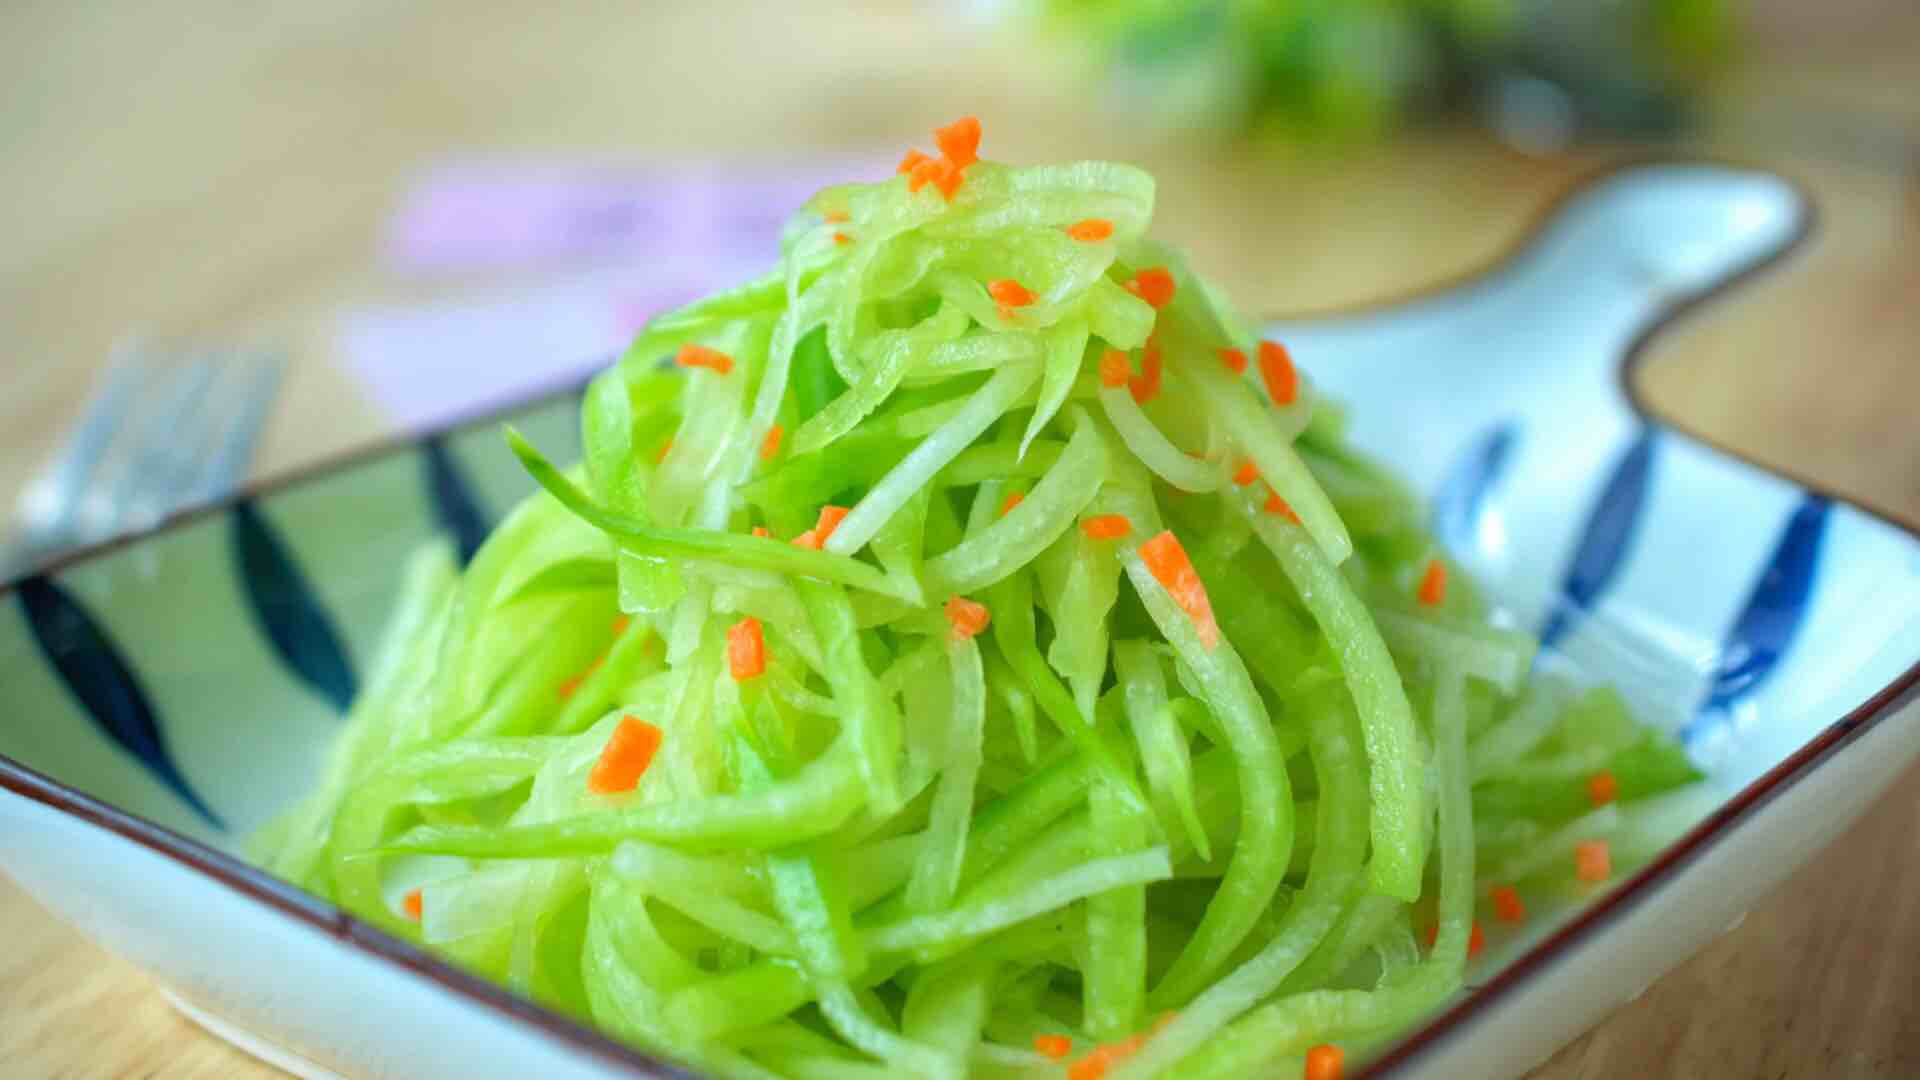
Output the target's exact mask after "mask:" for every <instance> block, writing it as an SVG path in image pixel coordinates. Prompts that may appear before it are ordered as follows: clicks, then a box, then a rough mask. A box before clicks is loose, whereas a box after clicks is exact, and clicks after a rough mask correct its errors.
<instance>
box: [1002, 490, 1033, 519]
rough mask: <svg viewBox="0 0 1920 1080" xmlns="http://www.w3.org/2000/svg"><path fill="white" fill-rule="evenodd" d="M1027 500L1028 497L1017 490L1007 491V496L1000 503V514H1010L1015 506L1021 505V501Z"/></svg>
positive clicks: (1003, 515) (1004, 515)
mask: <svg viewBox="0 0 1920 1080" xmlns="http://www.w3.org/2000/svg"><path fill="white" fill-rule="evenodd" d="M1026 501H1027V497H1026V496H1025V495H1022V494H1021V493H1019V492H1017V491H1009V492H1007V497H1006V498H1005V499H1003V500H1002V501H1001V503H1000V516H1001V517H1006V516H1007V515H1008V514H1010V513H1012V512H1013V508H1014V507H1016V506H1019V505H1020V504H1021V503H1023V502H1026Z"/></svg>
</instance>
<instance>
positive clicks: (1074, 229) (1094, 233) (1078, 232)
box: [1067, 217, 1113, 243]
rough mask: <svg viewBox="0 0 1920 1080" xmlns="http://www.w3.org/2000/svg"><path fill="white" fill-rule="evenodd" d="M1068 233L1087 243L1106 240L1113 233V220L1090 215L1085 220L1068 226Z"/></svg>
mask: <svg viewBox="0 0 1920 1080" xmlns="http://www.w3.org/2000/svg"><path fill="white" fill-rule="evenodd" d="M1067 235H1068V236H1070V237H1072V238H1073V239H1075V240H1081V241H1085V242H1087V243H1092V242H1093V241H1095V240H1105V239H1106V238H1107V237H1109V236H1112V235H1113V222H1111V221H1108V220H1107V219H1106V218H1097V217H1090V218H1087V219H1086V220H1085V221H1076V222H1074V223H1073V224H1071V225H1069V226H1067Z"/></svg>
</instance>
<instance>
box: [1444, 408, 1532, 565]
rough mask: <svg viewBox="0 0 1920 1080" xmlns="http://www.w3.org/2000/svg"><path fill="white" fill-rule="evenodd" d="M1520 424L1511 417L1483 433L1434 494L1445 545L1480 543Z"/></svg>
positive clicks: (1457, 546) (1470, 546)
mask: <svg viewBox="0 0 1920 1080" xmlns="http://www.w3.org/2000/svg"><path fill="white" fill-rule="evenodd" d="M1519 438H1520V425H1519V424H1518V423H1516V422H1514V421H1511V420H1508V421H1505V422H1503V423H1501V424H1498V425H1496V426H1494V427H1492V428H1489V429H1487V430H1486V431H1484V432H1482V433H1481V434H1480V435H1479V436H1477V437H1475V438H1474V440H1473V442H1471V443H1469V444H1468V446H1467V449H1466V451H1465V452H1464V453H1462V454H1461V455H1460V456H1459V457H1458V458H1456V459H1455V460H1454V463H1453V465H1452V467H1451V468H1449V469H1448V470H1447V473H1446V476H1445V478H1444V479H1442V480H1441V481H1440V488H1439V490H1438V491H1436V492H1435V493H1434V496H1433V513H1432V521H1433V532H1434V535H1435V536H1436V537H1437V538H1438V539H1439V541H1440V543H1441V545H1442V546H1444V547H1446V548H1449V549H1451V550H1453V551H1470V550H1472V549H1474V548H1475V547H1476V546H1477V541H1478V536H1479V529H1480V518H1481V515H1482V514H1484V513H1485V512H1486V509H1487V497H1488V495H1489V494H1490V493H1491V492H1492V491H1493V489H1494V487H1495V486H1497V485H1498V484H1499V483H1500V477H1501V476H1502V475H1503V474H1504V473H1505V472H1506V469H1507V462H1508V460H1509V459H1510V458H1511V456H1512V454H1513V447H1514V443H1515V442H1517V441H1518V440H1519Z"/></svg>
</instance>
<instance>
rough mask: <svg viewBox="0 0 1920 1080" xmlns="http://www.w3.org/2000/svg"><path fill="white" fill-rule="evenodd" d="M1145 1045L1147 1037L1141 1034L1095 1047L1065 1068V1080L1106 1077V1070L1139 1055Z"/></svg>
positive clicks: (1096, 1079) (1098, 1079)
mask: <svg viewBox="0 0 1920 1080" xmlns="http://www.w3.org/2000/svg"><path fill="white" fill-rule="evenodd" d="M1146 1044H1147V1036H1146V1034H1145V1033H1144V1032H1143V1033H1141V1034H1138V1035H1134V1036H1131V1037H1129V1038H1125V1039H1122V1040H1120V1041H1119V1042H1110V1043H1107V1044H1105V1045H1103V1046H1096V1047H1094V1048H1093V1050H1092V1052H1090V1053H1089V1054H1087V1056H1086V1057H1083V1058H1081V1059H1080V1060H1079V1061H1076V1062H1074V1063H1073V1064H1072V1065H1069V1066H1067V1080H1100V1078H1101V1077H1103V1076H1105V1075H1107V1070H1109V1069H1111V1068H1113V1067H1114V1066H1115V1065H1118V1064H1120V1063H1121V1062H1123V1061H1125V1060H1127V1059H1128V1058H1130V1057H1132V1056H1133V1055H1135V1054H1137V1053H1139V1052H1140V1048H1141V1047H1142V1046H1145V1045H1146Z"/></svg>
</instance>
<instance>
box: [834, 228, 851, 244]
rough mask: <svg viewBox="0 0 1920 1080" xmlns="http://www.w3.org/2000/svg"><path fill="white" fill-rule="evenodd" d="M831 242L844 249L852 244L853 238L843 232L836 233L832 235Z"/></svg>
mask: <svg viewBox="0 0 1920 1080" xmlns="http://www.w3.org/2000/svg"><path fill="white" fill-rule="evenodd" d="M833 242H834V243H836V244H839V245H841V246H843V247H844V246H846V245H847V244H851V243H853V237H851V236H848V235H847V234H846V233H843V232H837V233H834V234H833Z"/></svg>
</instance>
